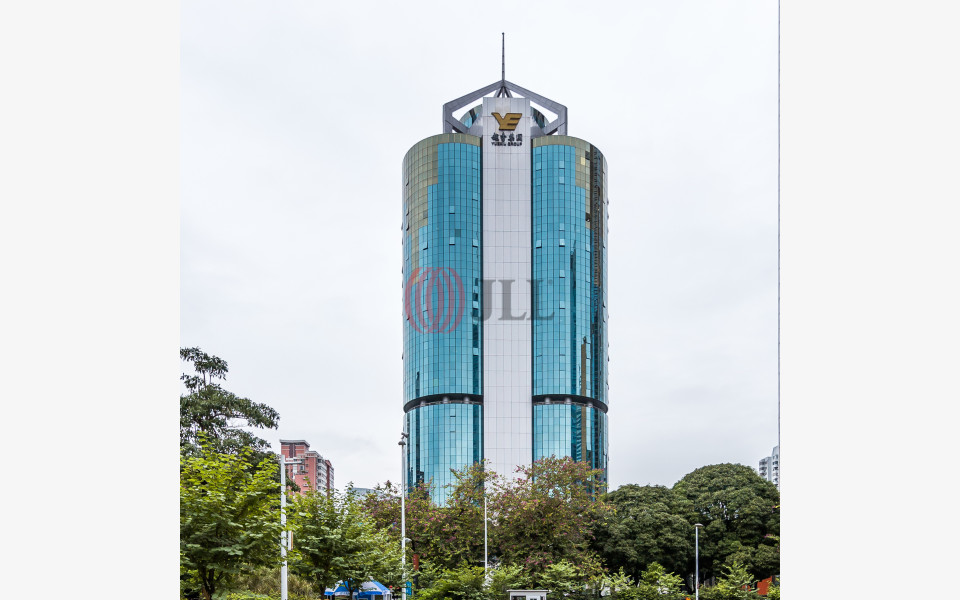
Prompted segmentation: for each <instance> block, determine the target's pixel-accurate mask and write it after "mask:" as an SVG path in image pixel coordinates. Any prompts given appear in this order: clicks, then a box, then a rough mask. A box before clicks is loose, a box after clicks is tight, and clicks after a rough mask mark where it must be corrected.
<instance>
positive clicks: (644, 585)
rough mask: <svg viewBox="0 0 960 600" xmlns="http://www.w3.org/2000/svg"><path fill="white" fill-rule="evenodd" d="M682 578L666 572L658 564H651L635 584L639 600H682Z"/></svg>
mask: <svg viewBox="0 0 960 600" xmlns="http://www.w3.org/2000/svg"><path fill="white" fill-rule="evenodd" d="M682 586H683V578H682V577H680V576H679V575H674V574H673V573H670V572H668V571H667V570H666V569H665V568H664V567H662V566H661V565H660V564H659V563H652V564H651V565H650V566H649V567H647V569H646V570H645V571H644V572H643V574H642V575H641V576H640V582H639V584H637V590H638V591H639V595H638V597H639V599H640V600H682V598H684V594H683V593H682V592H681V588H682Z"/></svg>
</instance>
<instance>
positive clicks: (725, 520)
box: [673, 464, 780, 579]
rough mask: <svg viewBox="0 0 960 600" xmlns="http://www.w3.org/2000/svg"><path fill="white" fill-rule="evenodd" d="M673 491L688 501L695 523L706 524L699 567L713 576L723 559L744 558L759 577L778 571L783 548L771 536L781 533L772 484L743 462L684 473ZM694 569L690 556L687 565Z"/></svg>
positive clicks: (725, 561)
mask: <svg viewBox="0 0 960 600" xmlns="http://www.w3.org/2000/svg"><path fill="white" fill-rule="evenodd" d="M673 492H674V493H675V494H677V495H679V496H681V497H683V498H685V499H686V500H687V501H688V502H689V504H688V506H689V509H688V511H687V514H686V518H687V521H688V522H689V523H690V525H691V529H692V525H693V524H694V523H697V522H699V523H702V524H703V525H704V527H703V529H702V530H701V531H700V568H701V571H702V572H703V573H705V574H706V576H705V577H704V578H709V577H711V576H715V575H717V574H718V571H719V570H720V567H721V566H722V565H724V564H727V565H728V566H729V565H732V562H733V561H740V562H742V563H745V564H747V565H749V566H750V567H751V569H749V570H752V571H753V573H752V574H753V575H754V576H755V577H756V578H758V579H759V578H763V577H767V576H770V575H775V574H776V573H777V572H779V569H780V559H779V552H778V551H777V550H776V547H775V545H774V543H773V542H772V541H771V538H768V537H767V536H768V535H772V536H778V535H779V534H780V511H779V505H780V494H779V492H778V491H777V488H776V486H775V485H773V483H771V482H769V481H766V480H764V479H763V478H761V477H760V476H759V475H757V474H756V473H755V472H754V471H753V469H751V468H750V467H746V466H743V465H734V464H720V465H710V466H707V467H701V468H699V469H697V470H695V471H693V472H692V473H689V474H687V475H686V476H684V478H683V479H681V480H680V481H678V482H677V483H676V485H674V486H673ZM688 569H689V572H692V571H693V565H692V561H691V564H689V566H688Z"/></svg>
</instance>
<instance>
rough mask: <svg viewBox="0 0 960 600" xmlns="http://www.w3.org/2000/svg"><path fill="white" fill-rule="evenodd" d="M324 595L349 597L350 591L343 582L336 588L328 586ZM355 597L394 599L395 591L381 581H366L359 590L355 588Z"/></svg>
mask: <svg viewBox="0 0 960 600" xmlns="http://www.w3.org/2000/svg"><path fill="white" fill-rule="evenodd" d="M324 595H325V596H327V597H328V598H335V597H349V596H350V591H349V590H347V586H345V585H344V584H342V583H341V584H340V585H338V586H337V589H335V590H331V589H330V588H327V589H326V591H325V592H324ZM378 596H379V597H378ZM353 597H354V598H357V599H358V600H393V593H392V592H390V588H388V587H387V586H385V585H383V584H382V583H380V582H379V581H364V582H363V583H362V584H360V589H359V590H354V592H353Z"/></svg>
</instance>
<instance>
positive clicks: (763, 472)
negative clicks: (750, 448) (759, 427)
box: [757, 446, 780, 490]
mask: <svg viewBox="0 0 960 600" xmlns="http://www.w3.org/2000/svg"><path fill="white" fill-rule="evenodd" d="M757 472H758V473H759V474H760V477H763V478H764V479H766V480H767V481H772V482H773V483H774V485H776V486H777V489H778V490H779V489H780V446H774V447H773V452H772V453H771V454H770V456H767V457H765V458H761V459H760V468H759V469H757Z"/></svg>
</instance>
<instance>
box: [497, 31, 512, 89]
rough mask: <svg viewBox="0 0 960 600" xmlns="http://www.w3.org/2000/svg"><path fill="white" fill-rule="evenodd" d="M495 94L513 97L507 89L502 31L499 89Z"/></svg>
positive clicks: (505, 57)
mask: <svg viewBox="0 0 960 600" xmlns="http://www.w3.org/2000/svg"><path fill="white" fill-rule="evenodd" d="M495 96H496V97H497V98H501V97H504V96H506V97H507V98H513V94H511V93H510V90H508V89H507V36H506V34H505V33H504V32H502V31H501V32H500V89H499V90H497V93H496V95H495Z"/></svg>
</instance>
